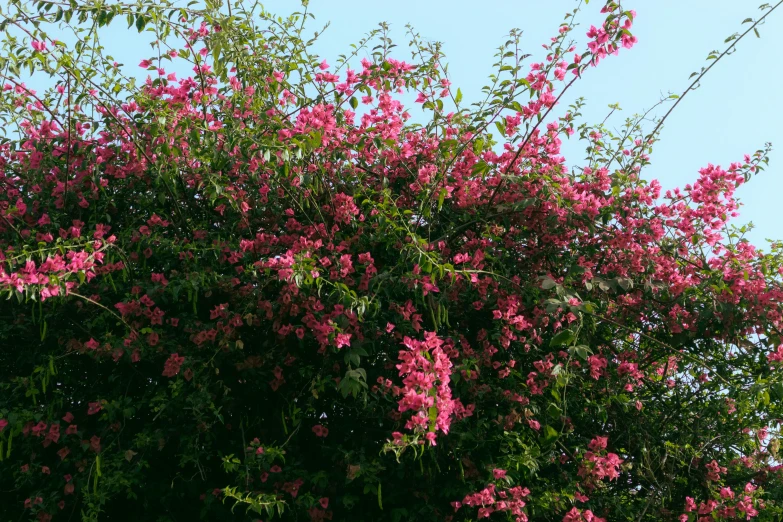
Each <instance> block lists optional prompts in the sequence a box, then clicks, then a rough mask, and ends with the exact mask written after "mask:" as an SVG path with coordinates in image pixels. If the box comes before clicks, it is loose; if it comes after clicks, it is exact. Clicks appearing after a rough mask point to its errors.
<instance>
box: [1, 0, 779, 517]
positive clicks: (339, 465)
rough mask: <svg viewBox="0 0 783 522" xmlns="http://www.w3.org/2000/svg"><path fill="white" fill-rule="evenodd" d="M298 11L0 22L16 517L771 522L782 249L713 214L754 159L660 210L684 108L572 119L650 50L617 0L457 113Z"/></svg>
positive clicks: (7, 480) (85, 9)
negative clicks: (664, 137) (595, 89)
mask: <svg viewBox="0 0 783 522" xmlns="http://www.w3.org/2000/svg"><path fill="white" fill-rule="evenodd" d="M779 5H780V4H777V5H775V6H769V5H766V6H762V10H761V15H760V17H759V18H758V19H750V20H748V21H746V22H747V23H749V24H750V26H748V27H749V28H748V29H747V31H746V32H745V33H743V34H737V35H733V36H732V37H730V38H729V39H728V40H727V42H726V43H727V44H729V47H728V48H727V49H726V51H725V52H723V53H719V52H715V53H712V54H711V55H710V57H709V58H708V61H709V62H710V65H709V66H708V67H706V68H705V69H703V70H702V71H701V73H699V74H697V78H696V81H695V82H694V84H693V85H691V86H690V87H688V89H687V90H686V91H685V92H684V93H683V94H682V95H680V96H676V95H674V96H672V97H667V98H665V99H664V100H662V101H661V103H666V102H671V103H672V108H674V106H676V104H678V103H680V101H681V100H682V99H683V96H684V95H686V94H688V93H689V92H690V91H692V90H693V88H694V86H695V85H697V84H698V82H699V81H700V80H701V79H702V77H703V76H704V74H705V73H706V72H707V71H708V70H709V68H710V67H712V65H714V63H716V62H717V61H719V60H720V58H721V57H722V56H724V55H726V54H727V53H729V52H733V49H734V46H735V45H736V44H737V42H739V41H741V39H742V38H743V37H744V36H745V35H747V34H749V32H751V31H753V32H754V33H755V32H756V31H757V28H758V26H759V25H760V24H761V23H763V21H764V19H765V18H766V17H767V16H768V15H769V14H770V13H771V12H772V11H774V9H775V8H777V7H778V6H779ZM306 7H307V6H306V2H305V3H304V6H303V10H302V12H299V13H295V14H293V15H291V16H289V17H287V18H280V17H276V16H274V15H272V14H270V13H267V12H266V11H264V9H263V8H262V6H261V5H260V4H258V3H254V4H250V3H249V2H242V1H241V0H240V1H237V2H234V3H232V4H226V3H221V2H219V1H217V0H208V1H207V2H206V5H205V6H204V7H203V8H201V7H199V6H198V5H196V4H195V3H194V4H192V5H190V6H189V7H177V6H174V5H173V4H169V3H167V2H165V1H163V2H162V1H158V0H156V1H146V0H139V2H137V3H132V4H124V3H119V2H95V3H93V2H87V1H83V0H78V1H77V0H71V1H70V2H60V1H52V2H49V1H42V2H37V3H32V2H27V1H24V0H10V1H9V2H7V5H6V6H5V7H3V8H2V9H3V11H2V12H1V14H2V22H0V26H2V27H0V29H2V30H3V31H4V35H5V36H4V39H3V41H2V45H3V51H2V53H0V55H1V56H0V71H2V72H0V74H2V82H3V85H4V88H3V90H2V95H0V118H2V120H3V131H4V132H5V137H4V138H3V139H2V140H1V141H0V188H2V190H1V191H0V220H1V221H0V262H1V263H2V264H1V265H0V291H2V293H3V295H4V297H6V298H7V299H5V300H3V301H2V304H0V471H1V472H0V498H1V500H2V501H1V502H0V505H2V506H3V516H4V517H5V518H4V520H5V519H9V520H10V519H14V520H23V519H30V520H39V521H48V520H52V519H57V520H71V519H74V517H76V519H79V518H81V520H84V521H97V520H112V521H115V520H140V519H144V520H158V521H177V520H197V519H199V520H258V519H260V517H263V519H265V520H268V519H273V518H281V519H287V520H303V519H307V518H309V519H310V520H313V521H316V522H317V521H322V520H356V519H361V520H375V521H385V520H389V521H403V520H426V521H429V520H475V519H476V518H485V517H491V518H493V519H499V520H502V519H506V518H507V519H510V520H516V521H525V520H536V521H538V520H540V521H544V520H564V521H567V522H576V521H587V522H590V521H596V522H597V521H600V520H602V519H603V520H612V521H614V520H627V521H631V520H634V521H643V520H656V521H660V520H680V521H686V520H689V521H694V520H716V519H717V520H735V519H740V518H742V519H751V518H756V519H759V520H770V521H771V520H780V517H781V514H782V513H783V506H781V501H782V500H783V499H782V498H781V497H782V495H783V490H782V489H781V483H780V467H779V465H778V464H777V462H778V460H777V459H778V457H779V455H778V451H779V448H780V443H779V439H778V435H779V426H780V420H779V419H780V418H781V417H783V412H782V411H781V407H780V404H781V399H783V376H782V375H781V372H780V369H779V367H780V365H781V364H783V340H782V339H781V328H783V315H782V314H781V302H783V289H781V286H780V285H781V279H780V273H781V271H783V263H782V261H781V260H782V258H781V255H782V253H783V251H782V250H781V246H780V245H779V244H777V243H772V244H771V245H770V247H769V249H768V251H761V250H758V249H756V248H754V247H753V246H752V245H750V244H749V243H748V242H747V241H746V240H745V239H744V238H743V233H744V231H745V229H744V228H733V227H731V226H730V225H729V224H728V222H729V220H730V219H731V218H732V217H735V216H736V214H737V210H738V208H739V205H738V202H737V201H736V199H735V197H734V191H735V189H736V187H737V186H739V185H740V184H742V183H744V182H746V181H748V180H749V179H750V178H751V176H752V175H753V174H754V173H757V172H759V171H760V170H762V169H763V168H764V167H765V166H766V165H767V161H768V159H767V153H768V151H769V146H767V147H765V148H764V149H762V150H759V151H757V152H756V153H754V154H750V155H747V156H746V157H745V158H744V160H743V161H739V162H737V163H733V164H731V165H730V166H728V168H725V169H724V168H720V167H718V166H714V165H708V166H707V167H705V168H703V169H702V170H700V171H699V173H698V177H697V178H696V180H695V181H694V182H693V183H692V184H690V185H687V186H686V187H685V188H684V189H682V190H679V189H678V190H674V191H670V192H666V193H664V194H661V188H660V185H659V184H658V183H657V182H655V181H652V182H646V181H644V180H643V178H642V177H641V176H642V175H641V171H642V169H644V168H645V167H646V166H647V165H648V164H649V161H650V154H651V152H652V148H653V145H654V144H655V142H656V140H657V137H658V132H659V130H660V128H661V125H662V124H663V121H664V120H665V116H664V118H662V119H660V120H658V121H657V122H656V124H655V126H654V128H653V129H652V130H646V129H645V122H646V121H648V120H647V115H640V116H638V117H634V118H630V119H628V120H627V121H626V122H625V124H624V125H623V126H622V127H621V130H620V131H619V132H612V131H610V130H609V129H608V128H607V127H606V126H605V125H603V124H601V125H595V126H591V125H588V124H586V123H581V122H580V112H579V111H580V108H581V107H582V101H581V100H579V101H577V102H576V103H575V104H574V105H572V106H571V107H568V108H562V107H560V106H559V105H558V102H559V101H560V99H561V97H562V96H563V93H565V92H566V91H568V90H570V89H571V88H572V86H574V85H576V83H577V82H578V79H579V78H580V77H581V76H582V75H583V74H588V73H591V72H592V71H591V68H592V67H593V66H596V65H598V64H599V62H600V61H602V60H603V59H607V58H609V57H610V56H611V55H612V54H615V53H617V52H619V51H623V52H624V51H625V49H630V48H631V47H632V46H633V45H634V43H635V42H636V38H635V37H634V36H633V35H632V33H631V29H632V26H633V19H634V17H635V13H634V12H633V11H631V10H627V9H625V8H623V7H622V6H620V5H619V4H618V3H615V2H613V1H609V2H608V3H606V5H605V6H604V8H603V9H602V13H603V16H605V17H606V18H605V20H604V21H603V22H602V23H599V24H598V26H597V27H596V26H591V27H590V30H589V31H588V32H587V37H588V40H589V41H588V43H587V47H586V48H585V49H584V50H583V51H578V50H577V44H576V43H574V42H573V41H572V39H571V38H572V36H571V35H572V33H573V30H574V29H575V28H576V23H575V20H576V15H577V11H576V10H575V11H574V12H573V13H569V15H568V16H567V17H566V18H565V21H564V23H563V25H561V26H560V28H559V30H558V31H557V33H556V36H554V37H553V38H552V40H551V41H550V42H549V43H548V44H547V45H546V46H545V53H544V56H543V57H542V58H541V59H540V60H539V61H537V62H533V63H530V64H527V63H526V60H528V59H530V56H529V55H526V54H523V52H522V50H521V49H520V35H521V33H520V32H519V31H512V32H511V34H510V35H509V39H508V41H507V42H506V43H505V44H504V45H503V46H501V47H500V49H499V51H498V54H497V63H496V64H495V65H496V68H497V72H496V74H494V75H493V76H492V77H491V78H490V85H488V86H487V87H486V88H485V89H484V92H485V95H486V96H485V98H484V99H483V100H481V101H479V102H477V103H475V104H473V105H470V106H467V105H465V104H464V103H463V100H462V98H463V97H462V93H461V91H460V90H459V89H456V90H454V89H453V87H452V86H451V83H450V81H449V79H448V76H447V75H446V73H445V70H446V68H445V67H444V64H443V59H444V57H443V54H442V52H441V49H440V46H439V45H437V44H430V43H425V42H423V41H422V40H421V38H420V37H419V36H418V35H417V34H416V33H415V31H413V30H412V29H411V30H410V34H409V36H410V42H411V43H410V50H411V54H412V59H411V62H405V61H402V59H401V58H400V51H399V50H398V49H397V48H396V46H395V44H394V43H393V42H392V41H391V39H390V37H389V33H388V27H386V26H385V25H381V26H379V28H378V29H376V30H374V31H372V32H371V33H369V35H368V36H367V38H366V39H364V40H362V41H361V42H359V43H358V44H357V45H356V46H354V47H353V49H352V51H351V53H350V54H349V55H346V56H341V57H339V59H338V60H337V62H336V63H335V64H334V65H331V66H330V65H329V64H328V63H327V62H326V61H324V60H322V59H321V58H320V57H318V56H316V55H315V54H314V53H313V51H312V45H313V42H314V39H308V38H307V37H305V27H306V25H305V22H306V21H307V20H308V19H309V18H311V16H310V15H309V14H308V12H307V10H306ZM123 22H125V23H127V27H128V30H129V31H134V30H135V31H138V32H144V33H149V34H150V36H151V37H152V38H153V40H154V42H153V48H152V49H153V56H148V57H143V56H140V57H139V59H140V60H141V62H140V64H139V65H140V66H141V67H142V68H144V69H146V70H148V71H149V75H150V76H149V77H148V78H147V80H146V81H145V82H143V83H141V84H138V83H140V82H137V81H136V80H135V79H134V78H132V77H130V76H128V71H127V69H126V68H124V67H123V66H122V65H121V64H117V63H115V61H114V59H113V58H112V57H111V56H109V55H108V54H107V53H106V52H105V50H104V48H103V47H102V45H101V43H100V40H99V38H98V31H99V29H100V28H101V27H104V26H108V25H110V26H111V28H112V30H114V28H115V27H120V26H121V24H122V23H123ZM55 33H56V34H58V35H59V34H67V36H68V38H65V39H66V40H69V41H70V43H68V44H66V43H63V42H62V41H57V40H56V39H55V38H53V37H52V36H51V35H52V34H55ZM316 36H317V35H316ZM354 62H357V63H358V64H359V65H360V67H358V65H357V63H354ZM183 64H184V65H185V66H186V67H187V70H192V71H193V74H192V75H191V76H189V77H184V78H179V77H178V76H177V74H175V73H173V72H171V71H172V69H171V68H172V67H174V68H175V69H176V68H177V67H182V66H183ZM351 66H354V67H358V68H357V69H355V70H353V69H351V68H350V67H351ZM167 67H168V68H169V71H168V72H167V71H166V70H165V69H166V68H167ZM29 75H32V76H33V77H34V78H35V79H36V80H40V81H44V78H49V79H51V82H52V83H51V88H47V89H45V90H43V91H41V92H36V91H34V90H32V89H31V88H29V87H27V86H26V85H25V83H24V82H25V79H26V78H27V77H28V76H29ZM406 94H413V95H415V96H417V99H416V102H415V103H416V105H417V107H418V108H417V109H416V111H415V115H416V116H415V117H414V116H413V114H414V112H411V111H409V110H408V109H406V108H405V107H404V106H403V104H402V103H401V101H400V100H401V99H402V98H403V97H404V96H405V95H406ZM667 115H668V113H667ZM563 138H569V139H570V138H573V139H579V140H581V141H583V142H584V144H585V146H586V150H587V157H586V158H584V160H580V161H577V162H575V163H574V166H572V167H569V166H567V165H566V162H565V159H564V158H563V156H562V155H561V153H560V149H561V145H562V142H561V140H562V139H563Z"/></svg>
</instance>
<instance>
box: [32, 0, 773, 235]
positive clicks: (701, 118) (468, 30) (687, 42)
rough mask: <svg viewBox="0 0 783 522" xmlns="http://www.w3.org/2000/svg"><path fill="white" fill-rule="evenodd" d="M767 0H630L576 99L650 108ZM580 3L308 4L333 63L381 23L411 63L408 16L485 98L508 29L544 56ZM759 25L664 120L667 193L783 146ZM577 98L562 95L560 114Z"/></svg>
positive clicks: (591, 15) (769, 46)
mask: <svg viewBox="0 0 783 522" xmlns="http://www.w3.org/2000/svg"><path fill="white" fill-rule="evenodd" d="M759 2H760V0H686V1H683V0H680V1H674V0H655V1H653V0H625V1H624V2H623V4H624V7H625V8H626V9H635V10H636V11H637V18H636V20H635V25H634V34H635V35H636V36H637V37H638V39H639V43H638V44H637V45H636V46H635V47H634V48H633V49H631V50H630V51H624V52H621V53H620V55H619V56H612V57H610V58H609V59H607V60H605V61H603V62H602V63H601V64H600V65H599V67H598V68H596V69H591V70H590V71H589V72H588V74H587V75H586V76H585V77H584V78H583V79H582V80H581V82H579V83H578V84H577V85H576V86H575V88H574V89H573V93H574V96H583V97H585V98H586V101H587V104H588V105H587V107H586V110H584V111H583V113H584V119H585V120H586V121H588V122H590V123H597V122H599V121H601V120H603V118H604V117H605V115H606V114H607V113H608V110H609V109H608V107H607V106H608V105H609V104H611V103H619V105H620V106H621V107H622V109H623V110H622V111H621V112H620V113H616V116H615V119H614V120H610V124H611V123H612V121H613V122H614V123H615V125H616V126H617V127H619V126H620V124H622V122H623V121H624V119H625V117H628V116H631V115H632V114H634V113H636V112H641V111H643V110H645V109H647V108H649V107H650V106H652V105H653V104H654V103H655V102H656V101H657V100H658V99H659V97H660V96H661V95H662V94H667V93H669V92H673V93H679V92H681V91H682V90H683V89H684V88H685V87H686V86H687V85H688V83H689V81H688V76H689V75H690V73H692V72H694V71H698V70H699V68H700V67H702V66H703V65H705V64H706V63H707V62H706V61H705V58H706V57H707V55H708V54H709V53H710V51H712V50H723V49H724V47H725V45H726V44H724V43H723V41H724V39H725V38H726V37H727V36H729V35H730V34H732V33H734V32H735V31H739V30H744V28H746V27H747V26H742V25H741V22H742V20H744V19H745V18H747V17H756V16H758V15H759V14H760V11H759V10H758V3H759ZM602 3H603V2H601V1H600V0H593V1H592V2H591V3H590V4H589V5H588V6H586V7H584V8H583V10H582V12H581V14H580V15H579V19H578V20H579V21H580V23H581V26H580V27H579V28H578V29H577V31H575V33H574V34H575V35H581V36H584V33H585V32H586V31H587V29H588V28H589V26H590V24H591V23H598V22H600V21H601V20H602V19H603V16H602V15H601V14H600V13H599V12H598V11H599V9H600V7H601V5H602ZM263 4H264V6H265V8H266V9H267V10H268V11H271V12H274V13H277V14H280V15H287V14H289V13H291V12H292V11H295V10H298V9H300V8H301V6H300V3H299V1H298V0H268V1H265V2H263ZM576 5H577V1H575V0H516V1H509V0H485V1H484V2H475V1H468V0H450V1H445V0H392V1H385V2H380V1H377V0H311V1H310V6H309V9H310V11H311V12H312V13H314V14H315V16H316V20H315V21H313V22H312V23H311V24H310V28H311V31H315V30H318V29H320V28H321V27H322V25H323V24H324V23H325V22H327V21H328V22H331V26H330V28H329V29H328V30H327V31H326V32H325V33H324V34H323V35H322V36H321V37H320V39H319V41H318V42H317V43H316V47H315V51H316V52H317V53H318V54H320V55H321V56H322V57H324V58H326V59H327V61H329V62H330V63H334V62H335V60H336V58H337V56H338V55H340V54H343V53H347V52H348V51H349V50H350V47H349V46H350V44H351V43H354V42H357V41H358V40H359V39H360V38H361V37H362V36H364V35H365V34H366V33H367V32H368V31H369V30H371V29H373V28H375V27H377V24H378V23H379V22H382V21H385V22H388V23H390V24H391V27H392V37H393V38H394V39H395V41H396V42H397V43H398V44H399V47H398V48H397V51H398V53H399V56H398V58H399V59H409V58H410V53H409V51H408V50H407V48H406V44H407V41H408V39H407V38H406V34H405V25H406V24H407V23H411V24H412V25H413V26H414V27H415V29H416V30H417V31H418V32H419V33H420V34H421V35H422V37H424V38H425V39H427V40H437V41H441V42H443V45H444V51H445V53H446V61H447V62H448V63H449V73H450V76H451V79H452V82H453V84H454V86H455V87H459V88H460V89H461V90H462V92H463V95H464V99H465V101H472V100H477V99H479V97H480V94H481V87H482V86H483V85H485V84H486V83H487V82H486V80H487V76H488V75H489V74H490V73H491V72H492V67H491V65H492V63H494V58H493V54H494V52H495V51H496V48H497V46H498V45H499V44H500V43H501V42H503V41H505V38H504V36H505V35H506V34H507V33H508V31H509V30H510V29H512V28H515V27H516V28H520V29H522V30H523V31H524V36H523V41H522V43H523V46H524V48H525V52H529V53H532V54H533V55H534V57H540V56H541V54H540V53H541V51H542V49H541V44H542V43H544V42H546V41H548V39H549V37H550V36H552V35H554V34H555V32H556V30H557V27H558V25H559V24H560V22H561V21H562V20H563V16H564V14H565V13H566V12H569V11H571V10H572V9H573V8H574V7H576ZM121 25H122V22H119V23H118V25H117V26H116V27H115V26H114V25H112V26H111V27H110V28H109V29H108V30H106V31H104V32H103V35H102V36H103V43H104V45H105V47H106V51H107V52H108V53H109V54H113V55H115V58H117V60H118V61H120V62H124V63H126V64H128V66H129V68H128V69H129V72H131V73H134V74H143V72H144V71H142V70H141V69H138V68H136V67H135V64H137V63H138V61H139V60H140V59H141V58H143V57H147V56H148V55H149V54H150V48H149V47H147V46H145V45H141V42H140V40H139V38H138V36H134V35H133V33H135V31H132V30H131V31H127V32H126V31H124V30H123V28H122V27H121ZM760 30H761V38H760V39H758V38H756V37H755V36H753V35H752V34H751V35H749V36H748V37H747V38H746V39H744V40H743V41H742V42H740V44H739V45H738V50H737V52H736V53H735V54H733V55H732V56H729V57H727V58H725V59H724V60H722V61H721V62H720V63H719V64H718V65H716V67H714V68H713V69H712V71H710V73H709V74H708V75H707V77H706V78H705V80H704V81H703V82H702V85H701V87H700V88H699V89H698V90H696V91H694V92H691V93H690V94H689V95H688V96H687V97H686V99H685V100H683V102H682V103H681V104H680V105H679V106H678V108H677V110H676V111H675V112H674V114H673V115H672V116H671V117H670V118H669V119H668V120H667V124H666V127H665V129H664V131H663V133H662V141H661V142H660V143H658V144H657V146H656V149H655V152H654V155H653V157H652V161H653V165H652V167H650V168H649V169H648V170H647V171H646V174H645V176H644V177H645V178H647V179H652V178H656V179H658V180H660V181H661V183H662V184H663V186H664V188H673V187H675V186H683V185H685V184H686V183H690V182H692V181H693V180H694V179H695V178H696V176H697V171H698V169H699V168H700V167H702V166H704V165H706V164H707V163H708V162H711V163H715V164H721V165H724V166H726V165H728V164H729V163H730V162H732V161H738V160H741V159H742V156H743V154H745V153H752V152H754V151H755V150H757V149H759V148H761V147H762V146H763V144H764V143H765V142H767V141H769V142H772V144H773V146H774V145H778V146H780V147H781V148H783V127H781V125H780V123H779V121H780V116H781V115H783V95H781V94H779V93H780V92H781V90H780V88H779V84H780V83H781V81H782V80H783V73H782V72H781V69H780V65H779V63H780V60H779V55H778V52H777V49H781V48H783V8H781V9H780V10H779V12H778V11H776V12H775V13H773V14H772V15H771V16H770V18H769V19H768V22H767V23H766V24H765V25H764V26H762V27H761V28H760ZM357 65H358V64H357ZM180 76H181V74H180ZM33 85H34V86H35V82H33ZM572 99H573V97H572V98H569V99H565V100H564V101H563V102H562V109H563V111H564V110H565V107H566V106H567V105H568V103H569V102H570V101H571V100H572ZM665 109H666V108H664V109H662V110H661V111H659V113H660V114H662V111H663V110H665ZM563 111H560V112H558V114H562V112H563ZM583 150H584V147H583V146H582V145H579V146H578V147H574V146H568V147H567V148H566V149H565V152H566V157H567V161H568V164H569V165H579V164H580V163H581V159H582V156H583V154H582V152H583ZM782 173H783V155H781V154H780V153H778V152H776V151H774V150H773V153H772V156H771V163H770V167H769V169H768V170H767V171H765V172H763V173H762V174H760V175H759V176H757V177H755V178H754V179H752V180H751V182H750V183H748V184H747V185H745V186H743V187H742V188H741V189H740V190H739V192H738V193H739V196H740V198H741V199H742V201H743V203H744V207H743V209H742V214H741V216H740V218H739V219H738V220H737V221H736V223H737V224H743V223H747V222H749V221H752V222H753V223H754V224H755V226H756V228H755V229H754V230H753V231H752V232H751V233H750V234H749V236H748V237H749V238H750V239H751V241H753V242H754V243H755V244H757V245H759V246H761V245H763V244H764V240H765V238H770V239H783V231H782V230H780V229H779V227H778V222H779V219H778V215H777V212H778V211H779V209H780V208H781V207H783V204H782V203H781V202H779V201H778V200H779V199H780V198H781V195H783V177H782V175H781V174H782Z"/></svg>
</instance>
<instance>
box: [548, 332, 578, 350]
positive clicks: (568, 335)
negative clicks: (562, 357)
mask: <svg viewBox="0 0 783 522" xmlns="http://www.w3.org/2000/svg"><path fill="white" fill-rule="evenodd" d="M575 340H576V334H575V333H574V332H572V331H571V330H562V331H561V332H558V333H557V335H555V336H554V337H552V340H551V341H549V346H563V345H567V344H571V343H572V342H574V341H575Z"/></svg>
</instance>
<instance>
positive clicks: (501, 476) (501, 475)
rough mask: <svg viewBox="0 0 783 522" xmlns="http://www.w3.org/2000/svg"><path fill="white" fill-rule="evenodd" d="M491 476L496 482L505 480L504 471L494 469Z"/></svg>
mask: <svg viewBox="0 0 783 522" xmlns="http://www.w3.org/2000/svg"><path fill="white" fill-rule="evenodd" d="M492 476H494V477H495V478H496V479H498V480H500V479H504V478H506V470H505V469H498V468H495V469H493V470H492Z"/></svg>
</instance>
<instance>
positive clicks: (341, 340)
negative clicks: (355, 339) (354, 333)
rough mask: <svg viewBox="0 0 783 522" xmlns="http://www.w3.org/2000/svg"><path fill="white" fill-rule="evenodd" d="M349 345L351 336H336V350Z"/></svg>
mask: <svg viewBox="0 0 783 522" xmlns="http://www.w3.org/2000/svg"><path fill="white" fill-rule="evenodd" d="M350 345H351V334H344V333H339V334H337V348H342V347H343V346H350Z"/></svg>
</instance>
